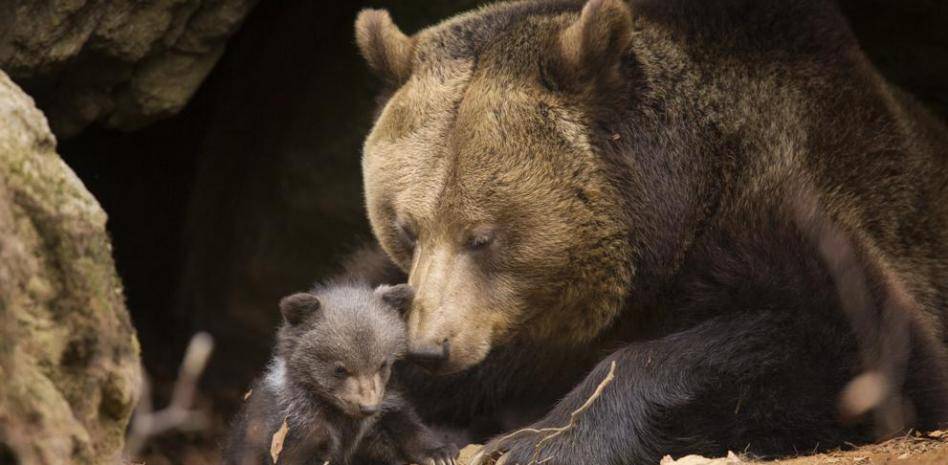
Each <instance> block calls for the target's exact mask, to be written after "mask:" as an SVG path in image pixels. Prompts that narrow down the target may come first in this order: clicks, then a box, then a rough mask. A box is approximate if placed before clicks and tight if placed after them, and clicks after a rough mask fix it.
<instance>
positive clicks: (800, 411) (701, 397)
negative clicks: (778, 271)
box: [488, 312, 862, 464]
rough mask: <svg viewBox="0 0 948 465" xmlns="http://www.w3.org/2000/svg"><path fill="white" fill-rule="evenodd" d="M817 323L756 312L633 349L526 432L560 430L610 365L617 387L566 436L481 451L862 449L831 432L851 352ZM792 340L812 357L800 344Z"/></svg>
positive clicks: (560, 457) (608, 453) (854, 435)
mask: <svg viewBox="0 0 948 465" xmlns="http://www.w3.org/2000/svg"><path fill="white" fill-rule="evenodd" d="M813 323H814V322H813V321H812V320H809V319H804V320H801V319H798V318H796V317H795V316H794V315H791V314H782V315H781V314H779V313H776V312H764V313H761V314H759V315H742V316H738V317H736V318H735V319H730V318H727V319H715V320H712V321H708V322H705V323H703V324H701V325H700V326H698V327H696V328H692V329H689V330H686V331H682V332H679V333H675V334H672V335H669V336H666V337H664V338H661V339H658V340H654V341H649V342H643V343H636V344H633V345H630V346H628V347H626V348H624V349H622V350H619V351H617V352H615V353H614V354H612V355H611V356H610V357H608V358H606V359H605V360H603V361H602V362H601V363H600V364H599V365H598V366H597V367H596V369H594V370H593V371H592V373H590V374H589V376H588V377H587V378H586V380H585V381H584V382H583V383H581V384H580V385H579V386H578V387H576V388H575V389H574V390H573V391H572V392H570V393H569V394H568V395H567V396H566V397H565V398H564V399H563V400H562V401H561V402H560V403H559V404H557V406H556V407H555V408H554V409H553V410H552V411H551V412H550V413H549V414H548V415H547V416H545V417H544V418H543V419H542V420H540V421H539V422H537V423H536V424H534V425H532V426H531V427H532V428H550V427H558V426H563V425H566V424H568V423H569V418H570V414H571V413H572V412H573V411H574V410H576V409H577V408H578V407H579V406H580V405H582V404H583V403H584V402H585V401H586V400H587V399H588V398H589V397H590V395H591V394H592V393H593V391H594V389H595V388H596V387H597V386H598V385H599V384H600V382H602V380H603V378H604V377H605V376H606V374H607V373H608V371H609V367H610V365H611V363H612V362H613V361H614V362H615V363H616V371H615V379H614V380H613V381H612V382H611V383H610V384H609V385H607V386H606V387H605V390H604V391H603V392H602V394H601V395H600V397H598V398H597V399H595V400H594V401H593V403H592V405H591V407H590V408H589V409H588V410H586V411H585V412H584V413H582V414H581V415H580V416H579V418H578V420H577V421H576V423H575V425H574V426H573V427H572V428H571V429H570V430H569V431H567V432H565V433H563V434H562V435H560V436H558V437H556V438H554V439H552V440H550V441H546V442H544V443H543V444H542V446H541V447H540V448H539V449H537V448H536V445H537V443H538V441H539V440H540V439H541V438H542V436H538V435H535V434H520V435H517V436H515V437H514V438H513V439H510V440H507V441H503V442H500V443H498V442H493V443H491V444H490V445H489V446H488V450H494V449H499V450H502V451H508V452H507V453H508V460H507V463H508V464H513V463H519V464H527V463H530V462H531V461H534V460H536V461H544V460H546V461H545V462H544V463H549V464H575V463H601V464H607V463H625V464H652V463H657V462H658V460H659V459H660V458H661V456H663V455H665V454H671V455H673V456H677V455H686V454H691V453H702V454H709V455H720V454H723V453H725V452H726V451H727V450H729V449H730V450H739V451H743V450H752V451H753V452H754V453H756V454H761V455H767V454H779V453H787V452H789V453H793V452H794V449H793V447H796V449H797V450H798V451H803V450H812V449H813V448H814V447H817V446H820V445H824V446H825V445H830V444H841V443H842V442H843V441H853V440H858V439H860V438H861V437H862V436H861V434H860V431H858V430H856V429H852V430H848V431H845V430H840V429H839V428H838V426H837V425H835V424H834V422H833V421H832V419H833V418H834V417H835V409H836V403H835V398H836V393H837V392H838V391H839V390H840V389H841V388H842V387H843V385H844V384H845V383H846V381H847V380H848V379H849V377H850V376H851V373H850V372H849V370H848V369H847V366H848V365H850V364H851V361H852V359H853V357H854V356H855V349H854V348H853V347H840V345H839V344H838V342H837V340H836V338H837V336H838V335H837V334H834V333H833V332H831V331H826V330H825V329H822V328H820V326H814V325H813ZM799 338H806V339H808V340H809V341H810V344H809V345H808V347H802V346H801V345H799V344H796V341H798V340H799ZM775 419H780V421H774V420H775ZM602 425H609V427H608V428H604V427H602ZM777 428H779V429H780V431H777ZM790 437H792V438H794V441H793V443H792V444H791V443H789V442H787V441H786V438H790ZM616 460H619V461H620V462H617V461H616Z"/></svg>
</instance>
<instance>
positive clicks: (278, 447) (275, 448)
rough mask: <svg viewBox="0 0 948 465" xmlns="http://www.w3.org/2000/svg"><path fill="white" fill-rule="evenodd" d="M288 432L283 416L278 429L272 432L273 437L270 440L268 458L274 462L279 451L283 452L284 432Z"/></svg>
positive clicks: (288, 428)
mask: <svg viewBox="0 0 948 465" xmlns="http://www.w3.org/2000/svg"><path fill="white" fill-rule="evenodd" d="M288 432H290V427H289V425H287V424H286V418H284V419H283V424H282V425H280V429H278V430H277V432H276V433H273V439H271V440H270V458H271V459H273V463H274V464H275V463H277V460H278V459H279V458H280V453H281V452H283V441H284V440H286V433H288Z"/></svg>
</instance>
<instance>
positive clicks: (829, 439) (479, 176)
mask: <svg viewBox="0 0 948 465" xmlns="http://www.w3.org/2000/svg"><path fill="white" fill-rule="evenodd" d="M356 37H357V42H358V44H359V47H360V49H361V51H362V53H363V55H364V56H365V58H366V59H367V61H368V63H369V65H370V66H371V67H372V68H373V69H374V70H375V71H376V72H377V73H378V74H379V76H380V77H382V78H383V80H384V81H385V83H386V84H387V90H386V92H385V93H384V95H383V99H382V103H381V107H380V111H379V116H378V118H377V121H376V123H375V126H374V128H373V129H372V132H371V134H370V135H369V136H368V138H367V140H366V143H365V149H364V158H363V171H364V178H365V196H366V204H367V208H368V214H369V219H370V221H371V224H372V227H373V230H374V232H375V235H376V237H377V239H378V241H379V243H380V244H381V246H382V249H383V250H384V254H379V255H377V256H375V257H374V258H375V259H376V260H377V261H378V266H377V267H376V265H375V264H373V262H372V260H373V257H372V256H371V254H368V255H366V256H363V257H361V258H360V260H361V261H358V262H357V272H359V273H363V274H365V275H366V276H369V275H375V276H382V275H383V274H385V273H389V274H390V276H389V278H390V279H396V280H397V279H398V278H397V277H392V276H391V273H392V272H393V270H388V271H387V272H386V270H385V269H384V264H383V263H382V262H384V261H385V260H388V259H390V260H391V262H393V263H394V264H395V265H396V267H397V270H394V272H395V273H396V274H397V272H398V270H401V272H404V273H406V274H407V279H408V282H409V283H411V284H412V285H413V286H414V287H415V288H416V291H417V298H416V300H415V304H414V306H413V308H412V310H411V312H410V314H409V319H408V328H409V339H410V346H411V347H410V349H411V356H412V358H413V359H414V360H415V361H416V362H418V364H420V365H422V366H425V367H427V370H426V371H422V370H420V369H414V368H411V367H405V368H404V373H403V376H404V378H405V379H404V381H405V382H407V383H409V384H411V385H412V388H413V389H412V390H411V392H412V393H413V394H414V396H415V401H416V403H417V405H418V407H419V408H420V409H421V411H422V412H423V415H424V416H426V418H428V419H430V420H433V421H440V422H450V423H454V424H458V425H464V426H468V427H471V428H474V429H475V430H476V432H477V433H478V434H496V433H500V432H502V431H503V430H507V429H511V428H514V427H516V426H521V425H522V422H523V421H524V420H528V421H529V422H533V425H532V426H533V427H534V428H544V427H552V426H560V425H565V424H568V423H569V421H570V415H571V413H572V412H573V411H574V410H575V409H577V408H578V407H579V406H580V405H581V404H583V402H584V401H586V400H587V398H589V397H590V395H591V394H592V392H593V390H594V389H595V388H596V387H597V385H598V384H599V383H600V382H601V380H603V378H604V377H605V375H606V374H607V371H608V370H609V368H610V367H611V366H612V363H613V362H615V366H616V371H615V379H614V381H613V382H612V383H611V384H609V385H608V386H606V388H605V389H604V390H603V391H602V393H601V396H599V397H598V398H597V399H596V400H595V401H594V402H593V403H592V404H591V406H590V407H589V408H588V410H586V411H585V412H583V414H582V416H581V417H579V419H578V421H577V422H576V423H575V424H574V425H573V426H572V427H570V428H569V429H568V430H566V431H565V432H563V433H562V434H559V435H556V436H555V437H552V438H547V439H544V438H545V436H544V435H543V434H536V433H531V432H529V431H527V432H524V433H522V434H516V435H512V436H507V437H503V438H501V439H497V440H494V441H493V442H492V443H491V448H493V449H496V450H501V451H507V454H508V455H507V460H508V463H520V464H527V463H531V462H534V463H547V464H550V465H554V464H569V465H575V464H580V463H590V464H651V463H655V462H656V461H657V459H658V458H659V457H660V455H661V454H666V453H671V454H681V453H685V452H696V453H707V454H714V453H721V452H723V451H725V450H727V449H732V450H742V451H743V450H746V451H749V452H752V453H756V454H761V455H770V454H782V453H792V452H794V451H803V450H811V449H813V448H816V447H832V446H836V445H840V444H842V443H843V442H844V441H855V440H860V439H863V438H867V437H869V435H870V434H871V431H872V428H875V429H876V430H884V429H886V428H891V427H893V426H896V427H897V426H898V425H905V424H909V422H914V424H916V425H920V426H923V427H924V426H933V425H936V424H937V423H939V422H943V421H946V419H948V387H946V376H948V368H946V357H945V353H946V346H945V340H946V339H945V334H946V331H945V329H946V322H948V320H946V317H945V312H946V310H945V308H946V301H948V134H946V130H945V127H944V126H942V125H941V123H940V122H937V121H935V120H934V119H933V118H931V117H930V116H929V115H928V114H926V113H925V112H924V111H923V110H921V109H920V108H919V107H918V105H916V104H915V103H913V102H912V101H911V99H910V98H908V97H906V96H905V95H903V94H902V93H901V92H899V91H898V90H897V89H895V88H894V87H893V86H891V85H889V84H888V83H886V82H885V81H884V80H883V79H882V78H881V77H880V76H879V74H878V73H877V72H876V71H875V69H874V68H873V67H872V65H871V64H870V63H869V62H868V61H867V60H866V58H865V56H864V55H863V53H862V52H861V51H860V49H859V47H858V45H857V44H856V42H855V40H854V38H853V36H852V34H851V32H850V30H849V28H848V26H847V24H846V22H845V21H844V20H843V18H842V16H841V14H840V13H839V11H838V10H837V7H836V5H835V4H834V3H833V2H831V1H821V0H793V1H787V0H722V1H716V2H707V1H704V0H635V1H631V2H629V3H624V2H622V1H620V0H590V1H589V2H588V3H586V4H585V5H584V4H582V3H579V2H575V1H561V0H535V1H520V2H509V3H497V4H494V5H491V6H488V7H485V8H482V9H479V10H476V11H473V12H471V13H467V14H463V15H460V16H457V17H455V18H452V19H449V20H447V21H445V22H442V23H440V24H438V25H436V26H433V27H431V28H428V29H425V30H423V31H421V32H418V33H417V34H415V35H413V36H411V37H409V36H406V35H405V34H403V33H402V32H401V31H400V30H399V29H398V28H397V27H396V26H395V25H394V24H393V23H392V21H391V19H390V18H389V15H388V14H387V13H386V12H384V11H378V10H366V11H363V12H362V13H361V14H360V16H359V18H358V20H357V23H356ZM378 279H382V278H378ZM429 373H431V374H429ZM861 373H869V374H868V375H863V377H862V378H859V379H861V380H862V381H861V382H859V383H856V386H869V385H872V386H874V387H875V388H877V389H875V390H870V391H872V392H869V394H872V393H874V394H875V395H869V396H862V397H859V396H855V398H854V399H850V400H851V401H853V402H850V404H844V406H846V405H848V407H846V408H844V409H843V412H842V413H844V414H850V415H855V414H859V413H863V412H864V411H865V410H867V409H868V408H869V407H876V412H877V413H878V412H882V411H885V412H888V414H887V415H874V416H873V415H865V416H863V417H862V418H853V419H850V420H851V421H850V422H848V423H843V422H841V421H840V413H841V412H840V409H839V406H840V402H839V399H840V396H841V394H845V393H848V394H852V392H850V391H846V389H847V385H850V384H849V383H850V382H851V381H852V380H853V379H854V378H857V377H858V376H860V374H861ZM867 380H875V381H876V382H875V383H867V382H866V381H867ZM850 386H852V385H850ZM850 390H851V389H850ZM848 394H846V395H848ZM844 397H845V395H844ZM850 397H853V396H850Z"/></svg>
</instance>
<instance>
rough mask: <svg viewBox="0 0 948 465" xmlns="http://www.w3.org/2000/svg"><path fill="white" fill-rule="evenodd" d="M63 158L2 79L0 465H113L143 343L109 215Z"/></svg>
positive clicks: (29, 104)
mask: <svg viewBox="0 0 948 465" xmlns="http://www.w3.org/2000/svg"><path fill="white" fill-rule="evenodd" d="M55 150H56V140H55V138H54V137H53V136H52V134H51V133H50V130H49V126H48V124H47V122H46V118H45V117H44V116H43V114H42V113H41V112H40V111H39V110H37V109H36V107H35V106H34V104H33V100H32V99H31V98H30V97H28V96H27V95H26V94H24V93H23V92H22V91H21V90H20V89H19V87H17V86H16V85H15V84H14V83H13V82H12V81H10V79H9V78H8V77H7V76H6V74H4V73H3V72H0V456H2V457H0V462H3V463H7V461H12V463H18V464H21V465H31V464H59V463H71V464H105V463H116V461H117V459H118V458H119V457H120V453H121V448H122V444H123V438H124V433H125V427H126V425H127V423H128V419H129V416H130V415H131V411H132V408H133V406H134V405H135V402H136V400H137V398H138V391H139V381H140V378H141V374H140V364H139V347H138V341H137V339H136V337H135V331H134V329H133V328H132V325H131V322H130V320H129V316H128V312H127V311H126V309H125V302H124V297H123V294H122V287H121V284H120V282H119V279H118V277H117V275H116V272H115V265H114V263H113V261H112V250H111V246H110V243H109V238H108V234H107V233H106V231H105V221H106V216H105V213H104V212H103V211H102V209H101V208H100V207H99V205H98V203H97V202H96V201H95V199H94V198H93V197H92V195H91V194H90V193H89V192H88V191H87V190H86V189H85V187H84V186H83V185H82V182H81V181H80V180H79V178H77V177H76V176H75V174H73V172H72V171H71V170H70V169H69V167H67V166H66V164H65V163H63V161H62V160H61V159H60V158H59V156H58V155H57V154H56V151H55Z"/></svg>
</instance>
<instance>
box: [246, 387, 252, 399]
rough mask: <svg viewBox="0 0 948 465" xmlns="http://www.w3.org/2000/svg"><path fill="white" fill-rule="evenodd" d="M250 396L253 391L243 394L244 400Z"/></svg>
mask: <svg viewBox="0 0 948 465" xmlns="http://www.w3.org/2000/svg"><path fill="white" fill-rule="evenodd" d="M251 394H253V389H251V390H249V391H247V392H246V393H245V394H244V400H247V399H249V398H250V395H251Z"/></svg>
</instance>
